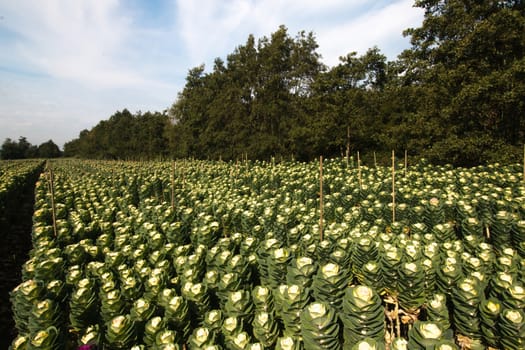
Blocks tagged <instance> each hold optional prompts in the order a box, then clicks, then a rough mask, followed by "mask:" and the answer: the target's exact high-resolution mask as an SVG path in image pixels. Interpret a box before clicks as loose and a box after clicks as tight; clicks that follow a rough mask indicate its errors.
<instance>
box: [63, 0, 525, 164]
mask: <svg viewBox="0 0 525 350" xmlns="http://www.w3.org/2000/svg"><path fill="white" fill-rule="evenodd" d="M415 6H417V7H420V8H422V9H424V11H425V15H424V20H423V23H422V24H421V26H420V27H419V28H410V29H407V30H406V31H405V32H404V33H403V34H404V35H405V36H408V37H409V38H410V42H411V48H409V49H407V50H405V51H403V52H402V53H401V54H400V55H399V56H398V58H397V59H396V60H394V61H388V60H387V59H386V57H385V55H383V54H382V53H381V51H380V49H379V48H377V47H373V48H370V49H369V50H368V51H367V52H366V53H365V54H363V55H358V54H357V53H355V52H351V53H349V54H347V55H345V56H342V57H340V60H339V63H338V64H337V65H335V66H333V67H327V66H326V65H324V64H323V63H322V60H321V59H322V57H321V56H320V54H319V53H318V51H317V49H318V44H317V42H316V39H315V36H314V34H313V33H311V32H310V33H306V32H304V31H303V32H299V33H298V34H296V35H295V36H291V35H290V34H289V33H288V30H287V28H286V27H285V26H280V27H279V28H278V29H277V30H276V31H275V32H274V33H272V34H271V35H270V36H269V37H263V38H260V39H258V40H256V39H255V38H254V36H253V35H250V36H249V37H248V38H247V41H246V42H245V43H244V44H242V45H239V46H238V47H237V48H236V49H235V50H234V51H233V52H232V53H231V54H229V55H228V56H227V57H226V58H225V59H222V58H217V59H215V61H214V65H213V67H212V68H211V70H210V71H206V67H205V66H204V65H201V66H198V67H194V68H192V69H190V70H189V72H188V75H187V77H186V84H185V86H184V88H183V90H182V91H181V92H180V93H179V94H178V96H177V99H176V101H175V102H174V103H173V105H172V106H171V107H170V108H169V109H168V110H166V111H163V112H147V113H141V112H137V113H135V114H132V113H130V112H129V111H127V110H124V111H119V112H117V113H115V114H114V115H113V116H112V117H111V118H109V120H107V121H102V122H100V123H99V124H98V125H97V126H95V127H94V128H93V129H91V130H84V131H82V132H81V133H80V135H79V137H78V138H77V139H75V140H73V141H71V142H69V143H67V144H66V145H65V153H66V155H70V156H81V157H89V158H115V159H117V158H118V159H147V158H159V157H162V158H167V157H169V158H173V157H195V158H201V159H225V160H228V159H239V158H241V157H245V156H248V157H249V158H252V159H254V158H257V159H269V158H271V157H286V158H290V157H293V158H295V159H300V160H309V159H313V158H316V157H318V156H319V155H325V156H344V155H345V154H346V153H347V152H350V153H354V152H355V151H361V152H362V154H367V153H368V154H371V153H372V152H377V153H378V154H379V155H385V157H386V154H388V153H389V152H390V151H391V150H392V149H396V150H407V151H408V153H409V155H411V156H414V157H424V158H427V159H429V160H430V161H432V162H434V163H452V164H455V165H465V166H469V165H476V164H480V163H483V162H495V161H500V162H512V161H517V160H518V159H520V157H521V147H522V144H523V141H524V140H525V114H524V113H525V55H524V54H525V34H524V33H525V5H524V4H523V2H522V1H488V0H485V1H475V0H448V1H445V0H418V1H416V2H415ZM341 34H342V35H344V33H341Z"/></svg>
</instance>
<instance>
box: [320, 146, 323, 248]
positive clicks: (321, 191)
mask: <svg viewBox="0 0 525 350" xmlns="http://www.w3.org/2000/svg"><path fill="white" fill-rule="evenodd" d="M323 215H324V213H323V156H320V157H319V239H320V240H321V241H323Z"/></svg>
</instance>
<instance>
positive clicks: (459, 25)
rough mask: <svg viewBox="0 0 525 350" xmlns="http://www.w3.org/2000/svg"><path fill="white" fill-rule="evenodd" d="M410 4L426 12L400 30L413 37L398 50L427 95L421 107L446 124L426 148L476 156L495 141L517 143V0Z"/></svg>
mask: <svg viewBox="0 0 525 350" xmlns="http://www.w3.org/2000/svg"><path fill="white" fill-rule="evenodd" d="M416 6H418V7H421V8H423V9H424V10H425V19H424V21H423V24H422V26H421V27H419V28H412V29H409V30H407V31H406V32H405V34H406V35H409V36H410V37H411V43H412V48H411V49H410V50H407V51H405V52H404V53H403V54H402V55H401V61H402V62H403V64H404V65H405V67H406V71H405V82H406V83H409V84H413V85H414V86H418V89H419V90H420V92H422V94H420V95H419V96H425V97H426V98H425V101H422V102H423V103H422V104H421V106H422V109H421V115H422V116H424V117H425V118H426V119H427V120H428V122H430V124H441V125H445V126H446V129H443V130H442V133H441V134H439V135H436V140H435V142H434V150H433V151H432V150H430V151H428V154H429V155H431V156H432V157H433V158H434V160H438V161H450V160H451V159H452V160H453V161H455V162H457V163H462V164H476V163H479V162H480V161H482V160H483V159H484V158H486V154H484V153H485V152H489V151H490V150H491V149H493V148H494V145H495V144H498V145H501V146H502V147H504V148H506V150H507V151H510V153H512V151H513V150H514V151H516V150H517V148H516V147H514V148H512V146H518V143H519V142H522V140H523V139H524V137H525V118H524V117H523V115H524V113H525V80H524V79H523V77H524V76H525V56H524V54H525V34H524V33H525V12H524V11H525V5H524V4H523V2H522V1H488V0H485V1H474V0H447V1H445V0H419V1H416ZM425 102H426V103H425ZM434 119H439V123H436V122H434V121H433V120H434ZM505 144H507V146H504V145H505ZM505 153H507V154H508V153H509V152H505ZM453 157H455V158H453Z"/></svg>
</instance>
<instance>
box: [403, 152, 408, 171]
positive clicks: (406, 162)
mask: <svg viewBox="0 0 525 350" xmlns="http://www.w3.org/2000/svg"><path fill="white" fill-rule="evenodd" d="M407 166H408V157H407V150H405V174H404V176H405V177H406V176H407Z"/></svg>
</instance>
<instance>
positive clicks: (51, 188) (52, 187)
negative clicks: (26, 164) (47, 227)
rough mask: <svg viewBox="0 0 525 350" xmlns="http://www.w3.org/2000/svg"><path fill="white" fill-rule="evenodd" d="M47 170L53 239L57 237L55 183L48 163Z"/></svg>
mask: <svg viewBox="0 0 525 350" xmlns="http://www.w3.org/2000/svg"><path fill="white" fill-rule="evenodd" d="M47 170H48V171H49V192H50V193H51V215H52V218H53V233H54V234H55V237H56V236H57V235H58V233H57V217H56V209H55V183H54V178H53V177H54V175H53V169H52V168H51V165H50V163H49V162H47Z"/></svg>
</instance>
